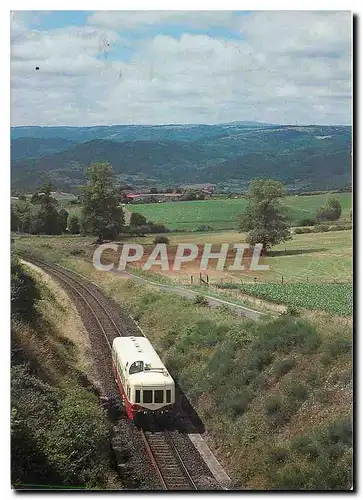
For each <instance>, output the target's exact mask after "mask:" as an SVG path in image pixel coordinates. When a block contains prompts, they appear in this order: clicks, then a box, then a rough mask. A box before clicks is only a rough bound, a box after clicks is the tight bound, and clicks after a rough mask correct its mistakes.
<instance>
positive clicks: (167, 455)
mask: <svg viewBox="0 0 363 500" xmlns="http://www.w3.org/2000/svg"><path fill="white" fill-rule="evenodd" d="M142 437H143V439H144V443H145V447H146V449H147V450H148V453H149V454H150V456H151V457H153V458H154V460H155V463H154V467H155V469H156V470H157V474H158V476H159V480H160V483H161V484H162V486H163V488H164V489H165V490H197V489H198V488H197V486H196V484H195V482H194V481H193V478H192V477H191V475H190V474H189V472H188V469H187V468H186V466H185V464H184V462H183V460H182V458H181V456H180V453H179V452H178V450H177V447H176V446H175V444H174V442H173V439H172V437H171V436H170V434H169V433H168V432H166V431H164V432H144V431H142Z"/></svg>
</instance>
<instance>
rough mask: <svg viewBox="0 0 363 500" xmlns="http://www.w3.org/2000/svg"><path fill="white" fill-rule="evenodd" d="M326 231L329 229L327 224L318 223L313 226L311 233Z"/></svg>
mask: <svg viewBox="0 0 363 500" xmlns="http://www.w3.org/2000/svg"><path fill="white" fill-rule="evenodd" d="M327 231H329V226H327V225H326V224H318V225H316V226H314V228H313V233H326V232H327Z"/></svg>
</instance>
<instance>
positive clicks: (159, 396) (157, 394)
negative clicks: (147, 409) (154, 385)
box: [154, 391, 164, 403]
mask: <svg viewBox="0 0 363 500" xmlns="http://www.w3.org/2000/svg"><path fill="white" fill-rule="evenodd" d="M163 402H164V391H154V403H163Z"/></svg>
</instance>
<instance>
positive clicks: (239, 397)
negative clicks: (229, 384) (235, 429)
mask: <svg viewBox="0 0 363 500" xmlns="http://www.w3.org/2000/svg"><path fill="white" fill-rule="evenodd" d="M248 403H249V395H248V393H247V392H246V391H242V392H234V393H229V392H224V396H223V399H222V401H221V403H220V404H219V405H218V406H219V407H220V409H221V410H222V411H226V412H228V413H230V414H231V416H232V417H237V416H238V415H243V414H244V413H246V411H247V408H248Z"/></svg>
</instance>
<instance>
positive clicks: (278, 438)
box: [115, 282, 352, 489]
mask: <svg viewBox="0 0 363 500" xmlns="http://www.w3.org/2000/svg"><path fill="white" fill-rule="evenodd" d="M115 286H116V285H115ZM117 294H119V296H120V298H121V297H122V301H123V303H124V304H127V305H128V307H129V308H130V309H131V311H132V313H133V314H134V315H135V316H136V317H137V320H138V321H139V323H140V324H141V326H142V328H143V329H144V331H145V332H146V333H147V334H148V336H149V338H151V340H152V341H153V343H154V344H155V346H156V348H157V350H158V351H159V352H160V353H161V355H162V357H163V359H164V361H165V363H166V365H167V366H168V368H169V370H170V371H171V373H172V375H173V376H174V377H175V379H177V380H178V382H179V384H180V385H181V387H182V388H183V390H184V391H185V392H186V394H187V395H188V397H189V399H190V400H191V402H192V404H193V406H194V408H195V409H196V411H197V412H198V414H199V416H200V417H201V418H202V420H203V422H204V424H205V426H206V428H207V430H208V433H209V436H210V438H211V439H212V442H213V443H214V444H215V446H216V447H217V449H218V450H219V451H220V452H221V453H222V454H224V456H225V457H228V458H226V462H227V463H228V465H229V471H230V472H231V474H232V477H233V481H234V487H236V488H243V489H245V488H247V489H288V488H297V489H349V488H350V486H351V473H352V449H351V441H350V440H351V437H350V433H351V431H350V430H349V429H350V427H349V426H350V417H349V414H350V412H351V407H350V404H351V400H350V399H348V400H347V399H346V398H347V397H348V394H349V390H348V392H346V391H347V389H346V387H347V384H349V383H350V381H351V352H350V349H351V332H350V331H349V329H344V328H342V329H340V330H337V331H336V333H335V334H334V335H332V336H326V334H321V332H320V328H318V327H317V326H316V325H314V324H313V323H311V322H308V321H306V320H305V319H302V318H296V317H292V316H289V315H287V314H285V315H282V316H281V317H279V318H278V319H275V320H272V321H266V322H264V321H263V322H257V323H256V322H251V321H249V320H241V319H238V318H237V317H234V316H233V315H231V313H230V311H229V312H228V311H225V310H218V311H217V310H211V309H209V308H207V309H206V308H205V307H203V306H202V305H201V304H199V303H198V304H196V303H194V304H193V302H188V301H186V300H185V299H180V298H177V297H172V296H168V295H166V294H162V293H160V292H155V291H153V292H150V291H148V290H147V289H145V288H143V287H140V286H139V285H136V284H135V283H133V282H127V283H125V284H124V285H123V288H122V290H120V287H118V289H117ZM116 296H117V295H116ZM166 309H168V311H169V315H168V317H165V314H164V313H163V311H165V310H166ZM338 338H340V339H344V341H343V340H342V341H341V344H339V345H340V347H339V346H338V345H337V344H336V342H337V339H338ZM341 346H343V348H342V347H341ZM326 358H329V365H327V360H326ZM327 366H329V368H328V369H327ZM342 367H344V369H342ZM324 391H325V392H326V394H325V393H324ZM322 393H324V398H325V399H324V398H322ZM326 398H329V403H327V399H326ZM344 398H345V399H344ZM328 404H329V405H330V406H329V411H328V413H327V411H326V410H327V405H328ZM327 415H328V416H327ZM298 438H299V439H300V438H301V439H307V440H308V441H309V442H310V441H311V442H312V443H315V442H319V443H322V444H321V445H319V448H318V453H317V454H316V455H312V456H307V455H306V453H305V452H304V451H302V450H301V449H298V448H296V444H295V441H296V440H297V439H298ZM328 468H330V471H329V473H327V469H328Z"/></svg>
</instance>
